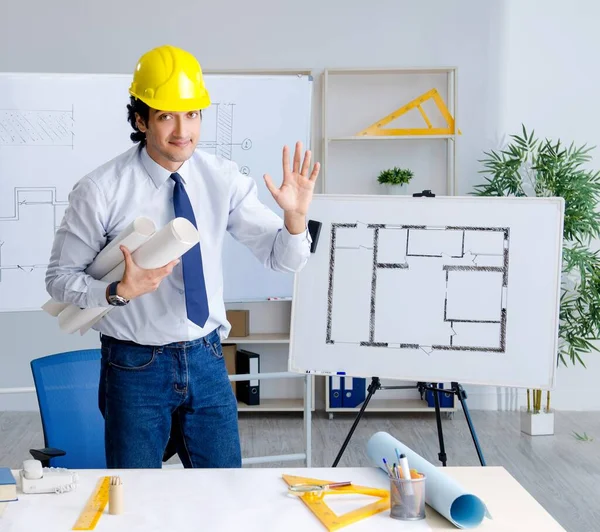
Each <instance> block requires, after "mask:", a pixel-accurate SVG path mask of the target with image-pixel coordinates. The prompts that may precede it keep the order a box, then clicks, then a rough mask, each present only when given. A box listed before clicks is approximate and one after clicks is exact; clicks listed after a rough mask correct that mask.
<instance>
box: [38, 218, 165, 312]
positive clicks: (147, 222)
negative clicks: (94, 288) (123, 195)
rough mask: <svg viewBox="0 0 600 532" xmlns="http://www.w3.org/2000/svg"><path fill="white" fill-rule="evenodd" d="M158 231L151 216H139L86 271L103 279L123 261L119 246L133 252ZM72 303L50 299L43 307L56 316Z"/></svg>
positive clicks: (101, 252) (96, 277)
mask: <svg viewBox="0 0 600 532" xmlns="http://www.w3.org/2000/svg"><path fill="white" fill-rule="evenodd" d="M155 232H156V226H155V225H154V222H153V221H152V220H151V219H150V218H146V217H145V216H139V217H138V218H136V219H135V220H133V222H131V223H130V224H129V225H128V226H127V227H126V228H125V229H123V231H121V232H120V233H119V235H118V236H117V237H116V238H115V239H114V240H112V241H111V242H110V243H109V244H108V245H107V246H106V247H105V248H104V249H102V250H101V251H100V253H98V255H97V256H96V258H95V259H94V261H93V262H92V263H91V264H90V265H89V266H88V267H87V269H86V271H85V273H87V274H89V275H91V276H92V277H93V278H94V279H101V278H102V277H104V276H105V275H106V274H107V273H108V272H110V271H111V270H112V269H113V268H114V267H115V266H117V264H119V263H120V262H122V261H123V252H122V251H121V250H120V248H119V246H121V245H123V246H126V247H127V249H129V251H131V252H132V253H133V252H134V251H135V250H137V249H138V248H139V247H140V246H141V245H142V244H143V243H145V242H147V241H148V239H149V238H150V237H151V236H152V235H153V234H154V233H155ZM69 306H70V303H61V302H60V301H56V300H55V299H49V300H48V301H46V303H44V304H43V305H42V309H43V310H44V311H46V312H47V313H48V314H50V315H51V316H54V317H55V318H56V317H57V316H58V315H59V314H60V313H61V312H62V311H64V310H65V309H66V308H67V307H69Z"/></svg>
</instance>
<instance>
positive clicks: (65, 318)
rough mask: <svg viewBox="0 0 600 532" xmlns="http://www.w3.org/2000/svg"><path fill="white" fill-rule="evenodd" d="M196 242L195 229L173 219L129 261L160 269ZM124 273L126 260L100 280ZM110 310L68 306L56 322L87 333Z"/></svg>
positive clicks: (196, 231)
mask: <svg viewBox="0 0 600 532" xmlns="http://www.w3.org/2000/svg"><path fill="white" fill-rule="evenodd" d="M198 240H199V236H198V230H197V229H196V228H195V227H194V225H193V224H192V223H191V222H190V221H189V220H187V219H185V218H175V219H174V220H172V221H171V222H170V223H168V224H167V225H166V226H165V227H163V228H162V229H161V230H160V231H159V232H158V233H156V234H155V235H154V236H152V237H151V238H150V239H149V240H148V241H147V242H146V243H144V244H142V245H141V246H140V247H139V248H138V249H137V250H136V251H135V252H134V253H132V258H133V260H134V262H135V263H136V264H137V265H138V266H139V267H140V268H144V269H154V268H161V267H162V266H165V265H166V264H168V263H169V262H171V261H172V260H175V259H178V258H179V257H181V255H183V254H184V253H186V252H187V251H188V250H189V249H191V248H192V247H193V246H195V245H196V244H197V243H198ZM124 272H125V261H124V260H123V261H121V263H120V264H117V266H115V267H114V268H113V269H112V270H111V271H110V272H108V273H107V274H106V275H105V276H104V277H102V279H101V280H102V281H106V282H109V283H112V282H114V281H120V280H121V279H122V278H123V273H124ZM113 308H114V307H108V308H107V307H97V308H85V309H81V308H79V307H77V306H75V305H70V306H69V307H68V308H66V309H65V310H63V311H62V312H61V313H60V315H59V316H58V323H59V325H60V328H61V329H62V330H63V331H65V332H67V333H69V334H72V333H74V332H75V331H77V330H79V329H85V330H89V328H90V326H91V325H92V324H93V323H95V322H97V321H98V320H99V319H100V317H101V315H105V314H107V313H108V312H110V311H111V310H112V309H113Z"/></svg>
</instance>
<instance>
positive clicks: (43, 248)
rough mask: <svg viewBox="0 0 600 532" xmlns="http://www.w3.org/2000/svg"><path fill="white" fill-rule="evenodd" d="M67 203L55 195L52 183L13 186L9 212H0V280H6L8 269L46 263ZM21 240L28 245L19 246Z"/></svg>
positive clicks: (21, 270)
mask: <svg viewBox="0 0 600 532" xmlns="http://www.w3.org/2000/svg"><path fill="white" fill-rule="evenodd" d="M67 205H68V202H67V201H58V200H57V199H56V188H53V187H15V188H14V204H13V212H12V215H10V216H0V235H2V238H1V239H0V283H1V282H7V278H6V274H7V273H8V272H19V273H31V272H33V271H34V270H36V269H45V268H46V267H47V265H48V258H49V256H50V247H51V246H52V242H53V240H54V233H55V232H56V229H57V228H58V226H59V225H60V222H61V220H62V218H63V215H64V212H65V209H66V208H67ZM32 230H33V231H34V234H32ZM23 242H31V245H27V246H23ZM34 243H35V244H34ZM49 246H50V247H49ZM3 274H4V275H3ZM11 280H14V279H11Z"/></svg>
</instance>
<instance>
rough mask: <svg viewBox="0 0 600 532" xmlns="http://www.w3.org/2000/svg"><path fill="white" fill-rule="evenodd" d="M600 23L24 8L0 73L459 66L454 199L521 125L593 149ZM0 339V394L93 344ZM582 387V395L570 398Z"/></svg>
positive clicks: (336, 8) (430, 12)
mask: <svg viewBox="0 0 600 532" xmlns="http://www.w3.org/2000/svg"><path fill="white" fill-rule="evenodd" d="M524 4H525V5H524ZM567 6H568V7H567ZM598 15H600V8H599V7H597V6H596V5H595V4H594V3H593V1H592V0H590V1H588V2H584V1H581V0H580V1H577V2H571V3H569V4H567V3H564V2H560V3H559V2H558V1H557V0H551V1H546V2H543V3H542V2H541V1H538V2H522V1H519V0H502V1H501V0H498V1H494V2H481V1H479V0H456V1H454V2H439V1H433V0H427V1H421V2H416V1H407V0H372V2H371V3H369V4H367V3H366V2H364V1H362V0H361V1H358V0H352V1H349V0H345V1H343V0H327V1H323V0H305V1H304V2H301V3H291V2H279V1H275V0H256V1H254V2H244V1H241V0H237V1H233V0H221V1H220V2H196V1H193V0H182V1H180V2H177V3H171V4H168V5H167V3H166V2H164V1H160V0H147V1H146V2H144V3H142V4H140V3H133V2H130V3H127V2H125V3H121V2H119V3H117V2H116V1H115V0H105V1H103V2H92V3H90V2H80V1H77V0H62V1H57V2H44V1H43V0H23V1H20V2H12V3H9V4H8V5H7V6H5V7H4V9H3V13H2V22H3V23H2V32H0V50H3V53H2V54H0V71H26V72H35V71H45V72H99V73H103V72H118V73H130V72H131V71H132V69H133V67H134V65H135V62H136V60H137V58H138V57H139V55H140V54H141V53H143V52H144V51H146V50H147V49H149V48H151V47H154V46H156V45H159V44H163V43H172V44H175V45H178V46H182V47H184V48H188V49H189V50H190V51H192V52H193V53H195V54H196V55H197V56H198V58H199V59H200V61H201V62H202V65H203V67H204V68H205V69H208V70H212V69H269V68H313V69H314V70H315V71H316V74H317V75H318V74H319V72H320V71H321V70H322V69H323V68H325V67H388V66H390V67H399V66H414V65H443V66H447V65H453V66H457V67H458V68H459V110H458V114H457V119H458V121H459V125H460V127H461V129H462V131H463V136H462V137H461V139H460V142H459V148H458V158H457V162H458V169H457V170H458V174H459V186H458V193H460V194H463V193H467V192H469V191H470V190H471V187H472V185H473V184H475V183H477V182H478V181H479V180H480V176H479V175H478V174H477V171H478V170H479V163H478V162H477V159H478V158H480V157H481V155H482V152H483V151H484V150H487V149H490V148H493V147H496V146H497V145H498V142H499V139H501V138H502V135H503V134H504V133H505V132H507V131H510V130H514V129H515V127H517V126H518V125H519V124H520V122H521V121H525V122H527V123H528V124H531V125H532V126H534V127H536V129H537V130H538V131H539V132H540V133H547V134H552V135H555V134H560V135H561V136H564V137H565V138H569V139H572V140H575V141H588V142H591V143H595V141H598V140H600V139H599V138H598V136H599V135H600V133H598V132H597V131H595V130H594V127H595V120H594V118H593V117H592V116H588V115H586V114H585V112H586V111H587V108H588V107H587V106H588V105H589V103H588V102H590V103H591V102H592V101H593V98H592V96H594V94H593V91H594V89H595V88H596V87H598V85H599V84H598V74H597V73H596V72H595V70H594V64H595V62H594V59H595V58H594V57H593V54H594V53H595V50H598V49H599V46H598V45H599V44H600V42H599V40H600V37H599V36H598V32H597V29H596V27H595V26H594V20H598ZM25 21H26V24H25ZM319 89H320V87H317V91H316V120H315V137H316V139H319V138H320V122H319V120H318V117H319V113H320V107H319V106H320V90H319ZM523 94H524V95H525V96H523ZM99 105H101V102H100V103H99ZM576 113H581V114H579V115H577V114H576ZM315 152H316V155H317V157H318V156H319V155H320V147H319V146H315ZM0 335H1V337H2V342H1V343H0V387H14V386H29V385H31V378H30V372H29V367H28V364H29V361H30V360H31V359H32V358H34V357H37V356H41V355H44V354H49V353H52V352H55V351H59V350H68V349H74V348H77V347H87V346H92V345H96V344H97V338H96V337H95V336H91V335H87V336H86V337H84V338H76V337H74V336H65V335H62V334H60V333H59V332H58V330H57V328H56V325H55V323H54V322H53V321H52V320H51V319H49V318H48V317H47V316H43V315H42V314H41V312H40V313H11V314H0ZM590 359H591V357H590ZM596 360H597V359H596ZM599 372H600V364H592V363H591V364H590V369H589V370H588V371H581V370H578V369H577V370H573V369H569V370H566V371H563V370H561V372H560V375H559V377H560V379H561V380H560V384H559V390H558V391H557V392H556V394H555V403H554V404H555V406H556V407H557V408H559V407H561V405H562V407H563V408H565V407H568V408H580V407H589V406H591V405H592V403H589V402H587V403H586V402H585V401H584V402H583V403H581V402H580V401H579V400H578V398H585V397H586V396H587V395H586V394H589V396H590V399H593V400H594V401H595V403H594V406H595V407H596V408H600V399H599V398H594V397H593V394H592V390H593V383H594V380H595V377H598V376H600V374H599ZM580 379H581V381H580ZM579 382H581V383H582V385H583V388H584V390H583V392H582V391H580V392H579V395H575V394H574V393H572V392H571V389H574V388H575V385H576V384H578V383H579ZM561 397H562V398H561ZM30 399H31V398H30ZM571 400H573V401H577V404H575V403H571V402H569V401H571ZM470 404H471V405H472V407H476V406H480V407H489V406H493V407H494V408H495V406H496V404H497V395H496V390H495V389H493V390H488V389H473V390H472V392H471V395H470ZM21 407H22V408H35V403H34V401H32V400H29V399H28V400H25V397H24V396H13V397H11V398H8V397H6V396H1V395H0V409H6V408H10V409H18V408H21Z"/></svg>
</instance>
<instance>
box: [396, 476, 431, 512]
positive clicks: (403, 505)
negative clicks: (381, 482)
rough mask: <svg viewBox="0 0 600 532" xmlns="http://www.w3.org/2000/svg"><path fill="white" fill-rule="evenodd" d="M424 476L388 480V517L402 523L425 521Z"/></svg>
mask: <svg viewBox="0 0 600 532" xmlns="http://www.w3.org/2000/svg"><path fill="white" fill-rule="evenodd" d="M425 479H426V477H425V475H423V477H421V478H413V479H402V478H390V517H391V518H393V519H400V520H403V521H418V520H419V519H425Z"/></svg>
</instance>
